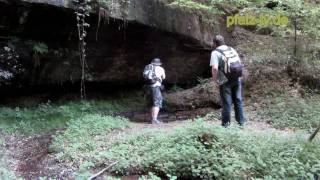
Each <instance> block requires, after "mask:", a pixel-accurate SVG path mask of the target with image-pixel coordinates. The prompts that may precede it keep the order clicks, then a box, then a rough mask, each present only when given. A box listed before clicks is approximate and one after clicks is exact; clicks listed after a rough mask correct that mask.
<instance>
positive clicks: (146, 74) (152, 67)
mask: <svg viewBox="0 0 320 180" xmlns="http://www.w3.org/2000/svg"><path fill="white" fill-rule="evenodd" d="M161 65H162V63H161V60H160V59H159V58H154V59H153V60H152V61H151V63H150V64H148V65H146V66H145V68H144V71H143V78H144V79H145V80H146V83H147V85H148V91H149V93H148V94H149V98H150V103H151V110H150V114H151V122H152V124H160V121H159V120H158V114H159V111H160V108H162V101H163V98H162V94H161V90H162V89H163V85H162V81H163V80H164V79H165V78H166V75H165V71H164V69H163V68H162V67H161Z"/></svg>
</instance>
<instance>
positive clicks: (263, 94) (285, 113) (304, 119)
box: [244, 74, 320, 130]
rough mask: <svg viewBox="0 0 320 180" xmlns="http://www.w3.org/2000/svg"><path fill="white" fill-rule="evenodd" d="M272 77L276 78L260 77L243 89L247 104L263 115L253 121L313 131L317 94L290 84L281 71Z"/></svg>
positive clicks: (277, 126)
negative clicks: (249, 86) (250, 85)
mask: <svg viewBox="0 0 320 180" xmlns="http://www.w3.org/2000/svg"><path fill="white" fill-rule="evenodd" d="M281 76H282V77H281ZM274 78H278V80H275V79H273V78H272V79H267V78H262V79H261V80H260V81H256V82H255V83H254V85H253V87H251V88H248V89H246V90H245V91H247V92H244V93H245V94H246V96H247V97H248V101H247V102H246V103H247V104H248V105H250V106H252V107H254V108H253V110H255V111H256V112H257V113H258V114H259V115H261V117H263V118H262V119H256V121H265V122H267V123H270V124H272V126H274V127H275V128H281V129H284V128H291V129H306V130H312V129H313V128H315V127H317V126H318V125H319V123H320V119H319V117H320V111H319V109H320V104H319V101H320V95H319V94H317V93H313V92H309V91H307V89H306V88H305V87H301V86H299V85H294V86H290V83H291V79H290V78H288V77H285V75H284V74H279V75H278V76H275V77H274ZM275 81H277V83H275Z"/></svg>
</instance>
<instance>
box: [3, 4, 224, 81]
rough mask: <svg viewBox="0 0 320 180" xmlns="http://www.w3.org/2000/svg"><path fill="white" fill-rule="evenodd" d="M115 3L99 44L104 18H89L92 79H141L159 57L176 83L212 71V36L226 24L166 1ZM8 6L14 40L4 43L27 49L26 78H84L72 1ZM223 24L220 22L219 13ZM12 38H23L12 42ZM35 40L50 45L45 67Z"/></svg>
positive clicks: (6, 25)
mask: <svg viewBox="0 0 320 180" xmlns="http://www.w3.org/2000/svg"><path fill="white" fill-rule="evenodd" d="M112 2H113V3H110V4H105V9H106V10H107V11H106V12H107V15H108V18H106V19H104V20H102V21H101V25H100V28H99V31H98V41H96V40H95V36H96V31H97V27H98V26H97V21H98V17H97V15H95V14H92V15H91V16H90V18H89V19H88V22H89V23H90V25H91V27H90V29H89V30H88V31H89V35H88V38H87V42H88V46H87V47H88V48H87V55H88V56H87V79H88V81H92V82H107V83H108V82H118V83H120V84H121V83H123V84H125V83H132V84H134V83H141V82H142V77H141V71H142V69H143V67H144V65H146V64H147V63H149V62H150V61H151V59H152V58H154V57H160V58H161V59H162V60H163V62H164V67H165V68H166V72H167V75H168V79H167V82H168V83H172V84H174V83H180V84H187V83H190V82H192V81H193V82H194V81H195V80H196V79H197V77H198V76H206V75H209V74H210V72H209V66H208V64H209V57H210V47H209V45H210V42H211V39H212V35H213V34H214V33H218V32H215V31H218V30H219V31H220V33H223V32H225V30H224V25H223V23H221V24H222V25H219V24H216V25H212V24H208V23H205V22H203V19H202V15H201V14H199V13H195V12H191V11H187V10H183V9H181V8H174V7H171V6H168V3H167V2H166V1H165V0H131V1H126V2H124V1H112ZM0 4H1V6H0V8H1V13H0V14H1V16H2V18H0V23H1V26H0V31H1V33H2V34H3V36H8V37H9V39H0V41H1V42H2V45H3V46H5V45H6V43H7V44H8V43H9V44H10V43H11V45H12V46H13V48H16V49H17V50H16V51H17V52H18V53H19V51H20V54H21V55H20V61H21V64H23V65H24V68H25V69H26V71H25V73H23V74H22V75H20V77H19V78H18V79H20V81H21V80H22V81H23V82H27V84H47V83H48V84H57V83H59V84H60V83H64V82H77V81H78V80H79V78H80V64H79V60H78V54H77V47H78V46H77V34H76V32H77V31H76V23H75V16H74V14H73V8H74V5H73V3H72V1H71V0H16V1H8V0H0ZM92 11H93V12H95V10H92ZM13 12H14V13H13ZM216 21H217V22H219V21H220V20H219V19H218V17H217V20H216ZM221 22H222V21H221ZM12 36H15V37H16V38H18V39H19V42H12V39H11V37H12ZM30 41H33V42H44V43H45V44H47V45H48V50H49V51H48V53H47V54H45V55H43V56H41V57H40V64H39V65H38V66H35V65H34V64H35V63H34V52H33V50H32V46H33V45H32V42H30ZM0 48H3V47H0Z"/></svg>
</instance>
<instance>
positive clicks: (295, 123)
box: [260, 95, 320, 129]
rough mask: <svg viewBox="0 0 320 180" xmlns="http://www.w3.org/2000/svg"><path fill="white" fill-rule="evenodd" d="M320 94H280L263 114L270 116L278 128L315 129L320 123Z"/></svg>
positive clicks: (262, 111) (271, 121)
mask: <svg viewBox="0 0 320 180" xmlns="http://www.w3.org/2000/svg"><path fill="white" fill-rule="evenodd" d="M319 102H320V95H313V96H311V97H305V98H302V97H294V96H278V97H275V98H274V99H273V102H272V104H271V103H270V104H268V105H267V106H266V107H265V108H264V109H263V110H261V112H260V113H261V114H263V115H265V116H269V117H270V123H272V124H273V126H275V127H277V128H288V127H289V128H295V129H299V128H300V129H313V128H315V127H317V126H318V125H319V123H320V119H319V118H320V111H319V109H320V104H319Z"/></svg>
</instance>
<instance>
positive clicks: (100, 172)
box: [88, 161, 118, 180]
mask: <svg viewBox="0 0 320 180" xmlns="http://www.w3.org/2000/svg"><path fill="white" fill-rule="evenodd" d="M117 163H118V161H116V162H113V163H112V164H110V165H109V166H108V167H106V168H104V169H102V170H101V171H99V172H98V173H97V174H94V175H92V176H90V177H89V178H88V180H92V179H94V178H96V177H98V176H100V175H101V174H102V173H103V172H105V171H106V170H108V169H109V168H111V167H112V166H114V165H115V164H117Z"/></svg>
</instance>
